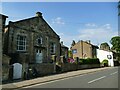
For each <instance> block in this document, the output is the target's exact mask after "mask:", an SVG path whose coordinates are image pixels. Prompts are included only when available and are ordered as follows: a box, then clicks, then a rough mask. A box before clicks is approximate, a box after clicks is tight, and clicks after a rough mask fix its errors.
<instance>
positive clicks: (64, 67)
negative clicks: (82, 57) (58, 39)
mask: <svg viewBox="0 0 120 90" xmlns="http://www.w3.org/2000/svg"><path fill="white" fill-rule="evenodd" d="M61 68H62V72H67V71H74V70H77V64H71V63H65V64H62V65H61Z"/></svg>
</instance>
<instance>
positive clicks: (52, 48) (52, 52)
mask: <svg viewBox="0 0 120 90" xmlns="http://www.w3.org/2000/svg"><path fill="white" fill-rule="evenodd" d="M55 47H56V45H55V43H51V45H50V52H51V54H55Z"/></svg>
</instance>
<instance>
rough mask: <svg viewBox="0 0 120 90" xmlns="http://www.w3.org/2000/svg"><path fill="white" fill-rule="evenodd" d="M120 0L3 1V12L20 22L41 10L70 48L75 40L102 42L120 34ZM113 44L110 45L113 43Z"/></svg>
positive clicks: (97, 43) (96, 43) (10, 18)
mask: <svg viewBox="0 0 120 90" xmlns="http://www.w3.org/2000/svg"><path fill="white" fill-rule="evenodd" d="M117 4H118V3H117V2H3V3H2V14H5V15H7V16H8V17H9V18H8V19H7V23H6V24H8V22H9V21H18V20H21V19H26V18H30V17H33V16H35V13H36V12H38V11H39V12H42V13H43V18H44V19H45V20H46V21H47V22H48V24H49V25H50V26H51V27H52V28H53V30H54V31H55V32H56V33H57V34H58V35H59V36H60V38H61V41H63V42H64V45H66V46H68V47H70V46H71V43H72V40H75V41H76V42H78V41H79V40H84V41H86V40H91V43H92V44H95V45H98V46H99V45H100V44H101V43H103V42H107V43H108V44H109V45H110V43H109V42H110V39H111V38H112V37H113V36H117V35H118V9H117ZM110 46H111V45H110Z"/></svg>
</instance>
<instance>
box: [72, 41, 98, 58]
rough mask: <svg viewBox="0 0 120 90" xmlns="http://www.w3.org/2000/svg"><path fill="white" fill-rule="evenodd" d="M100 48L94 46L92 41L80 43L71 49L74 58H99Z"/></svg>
mask: <svg viewBox="0 0 120 90" xmlns="http://www.w3.org/2000/svg"><path fill="white" fill-rule="evenodd" d="M97 49H98V46H96V45H92V44H91V43H90V41H89V40H88V41H82V40H81V41H78V42H77V43H75V45H73V46H72V47H71V50H72V53H73V58H76V57H78V58H97Z"/></svg>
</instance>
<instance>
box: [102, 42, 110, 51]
mask: <svg viewBox="0 0 120 90" xmlns="http://www.w3.org/2000/svg"><path fill="white" fill-rule="evenodd" d="M100 49H102V50H110V46H109V45H108V43H106V42H104V43H101V45H100Z"/></svg>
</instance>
